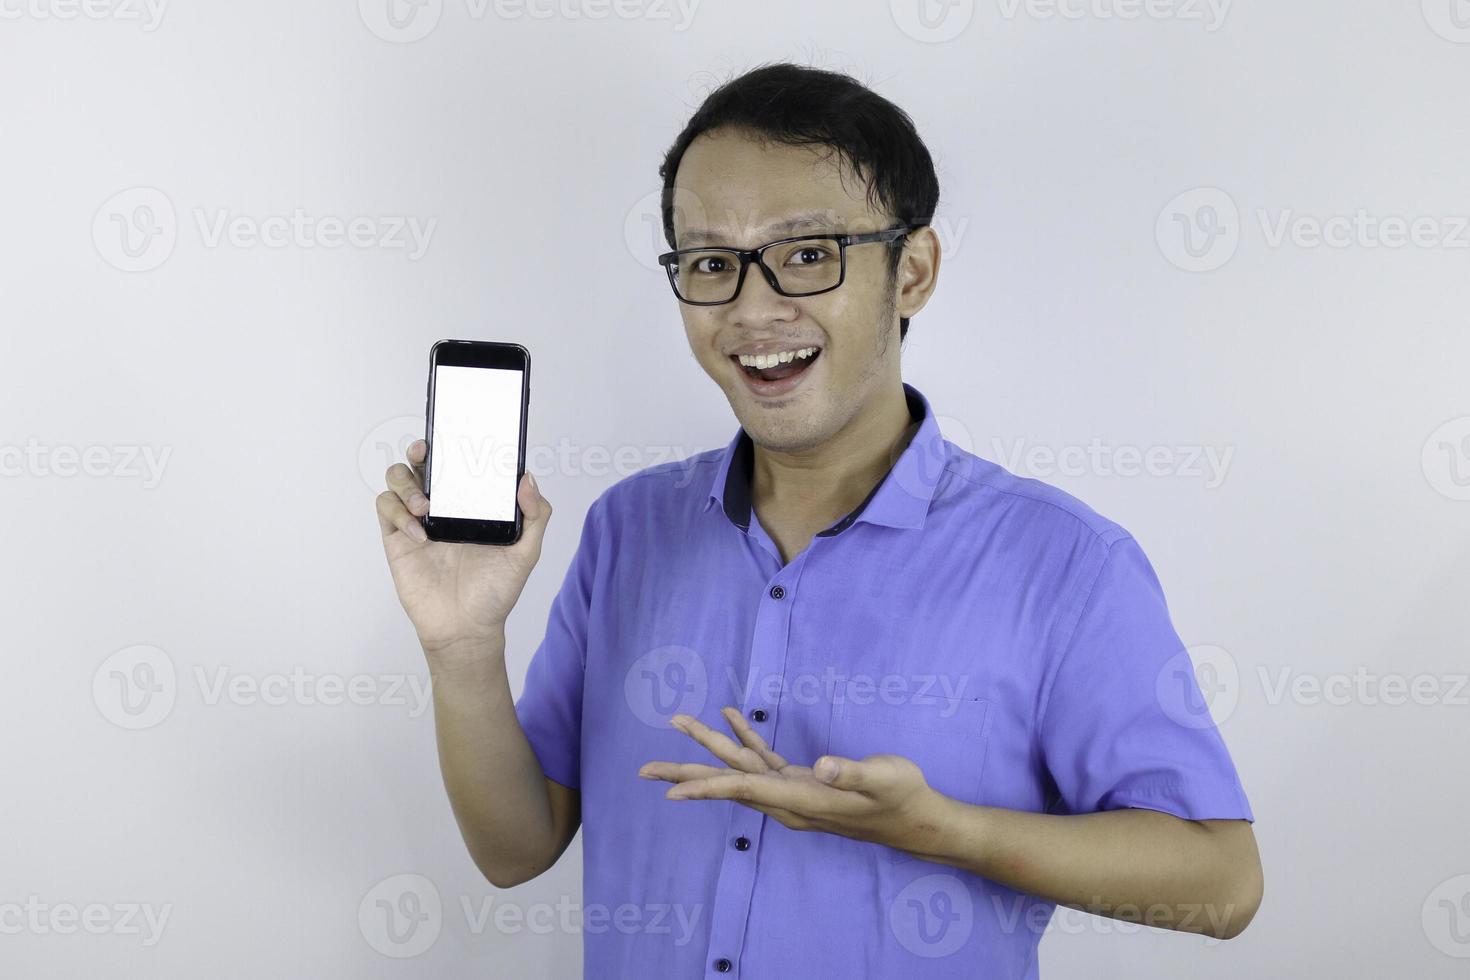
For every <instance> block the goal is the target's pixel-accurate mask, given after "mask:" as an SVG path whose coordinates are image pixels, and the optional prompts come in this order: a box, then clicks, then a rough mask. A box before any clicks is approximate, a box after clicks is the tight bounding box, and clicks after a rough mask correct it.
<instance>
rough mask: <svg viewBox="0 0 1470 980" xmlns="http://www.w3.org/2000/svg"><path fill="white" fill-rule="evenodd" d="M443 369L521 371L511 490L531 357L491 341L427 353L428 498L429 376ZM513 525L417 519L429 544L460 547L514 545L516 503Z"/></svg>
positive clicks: (522, 455) (521, 461)
mask: <svg viewBox="0 0 1470 980" xmlns="http://www.w3.org/2000/svg"><path fill="white" fill-rule="evenodd" d="M440 365H444V366H446V367H479V368H503V369H507V368H508V369H510V370H518V371H520V372H521V434H520V449H519V451H518V453H517V454H516V455H517V458H516V486H517V487H519V486H520V485H521V477H522V476H523V475H524V474H525V472H526V416H527V415H528V414H529V411H530V406H531V352H530V351H528V350H526V348H524V347H522V346H521V345H520V344H515V343H509V342H505V341H490V340H441V341H439V342H438V343H436V344H434V346H433V347H431V348H429V385H428V391H427V393H426V395H425V398H424V442H425V443H427V444H428V447H429V449H428V453H427V454H426V455H425V457H424V493H425V494H427V495H428V496H429V498H430V499H433V489H432V487H431V486H430V479H431V477H430V474H432V473H433V465H434V375H435V374H436V373H437V368H438V367H439V366H440ZM515 514H516V516H515V520H514V521H476V520H470V519H468V518H464V517H430V516H428V515H425V516H424V517H422V518H420V521H421V522H422V524H423V525H424V533H425V534H427V535H428V536H429V540H431V541H449V542H455V543H459V544H501V545H508V544H515V543H516V542H517V541H519V540H520V539H521V523H522V521H521V517H522V515H521V504H520V499H519V498H517V499H516V501H515Z"/></svg>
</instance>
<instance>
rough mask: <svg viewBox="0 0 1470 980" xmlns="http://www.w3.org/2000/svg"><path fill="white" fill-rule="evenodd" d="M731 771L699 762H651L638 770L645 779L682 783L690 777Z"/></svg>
mask: <svg viewBox="0 0 1470 980" xmlns="http://www.w3.org/2000/svg"><path fill="white" fill-rule="evenodd" d="M729 771H730V770H728V769H726V768H725V767H724V766H706V765H704V764H703V763H699V762H649V763H645V764H644V766H643V768H642V769H639V770H638V775H640V776H642V777H643V778H644V779H662V780H664V781H665V782H669V783H682V782H685V781H686V780H690V779H707V778H709V777H710V776H718V775H719V774H720V773H722V772H729Z"/></svg>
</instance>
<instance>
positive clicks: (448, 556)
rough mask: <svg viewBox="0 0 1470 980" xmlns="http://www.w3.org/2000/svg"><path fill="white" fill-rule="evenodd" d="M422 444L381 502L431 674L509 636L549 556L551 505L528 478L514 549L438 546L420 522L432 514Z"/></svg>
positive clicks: (391, 479)
mask: <svg viewBox="0 0 1470 980" xmlns="http://www.w3.org/2000/svg"><path fill="white" fill-rule="evenodd" d="M427 450H428V446H427V445H426V444H425V443H424V441H423V440H422V439H419V440H417V441H416V442H414V443H413V445H411V446H409V447H408V464H409V465H405V464H404V463H394V464H393V465H392V466H390V467H388V472H387V475H386V478H387V482H388V489H387V490H385V491H383V492H382V493H380V494H379V495H378V524H379V525H380V527H381V529H382V532H383V552H384V554H386V555H387V557H388V569H389V571H391V572H392V574H393V585H394V587H395V588H396V589H397V590H398V601H399V602H401V603H402V604H403V608H404V610H405V611H406V612H407V613H408V618H409V620H410V621H411V622H412V623H413V626H414V629H415V630H416V631H417V632H418V636H419V642H420V643H421V644H423V647H424V653H425V655H426V656H427V657H428V659H429V666H430V668H431V670H437V669H441V668H448V669H451V670H452V669H455V668H457V667H460V666H464V665H465V661H466V660H467V659H472V658H473V652H474V651H476V650H480V649H484V644H485V641H487V640H490V639H493V638H495V637H497V636H503V631H504V628H505V621H506V619H507V618H509V616H510V611H511V609H512V608H514V607H515V604H516V600H517V599H519V598H520V595H521V589H522V588H524V587H525V584H526V579H527V578H528V577H529V576H530V574H531V569H532V568H534V567H536V562H537V560H538V559H539V558H540V557H541V539H542V537H543V536H544V534H545V532H546V523H547V520H548V519H549V518H550V517H551V504H550V502H548V501H547V499H546V498H545V497H543V496H541V493H540V491H539V490H538V489H537V487H536V482H535V480H534V479H533V478H532V477H531V474H530V473H529V472H527V473H526V474H525V475H524V476H523V477H522V478H521V483H520V486H519V487H517V489H516V499H517V501H518V502H519V504H520V507H521V513H522V524H521V538H520V540H519V541H517V542H516V543H515V544H513V545H486V544H457V543H453V542H447V541H430V540H429V539H428V536H427V535H426V534H425V533H424V527H423V525H422V524H421V523H420V522H419V518H420V517H422V516H423V515H425V514H427V513H428V512H429V498H428V497H427V496H425V495H424V489H423V487H424V458H425V455H426V453H427Z"/></svg>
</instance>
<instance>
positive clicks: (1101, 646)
mask: <svg viewBox="0 0 1470 980" xmlns="http://www.w3.org/2000/svg"><path fill="white" fill-rule="evenodd" d="M904 391H905V395H906V397H907V399H908V405H909V411H910V414H911V416H912V417H913V419H914V423H913V425H914V426H915V427H916V430H917V431H916V432H915V434H914V436H913V438H912V440H911V441H910V442H909V444H908V446H907V447H906V448H905V449H904V451H903V452H902V454H901V455H900V456H899V458H898V459H897V461H896V462H895V464H894V465H893V467H892V468H891V469H890V470H889V471H888V473H887V475H886V476H885V477H884V479H883V480H882V481H881V482H880V483H879V484H878V486H877V487H876V488H875V489H874V491H873V492H872V493H871V494H870V495H869V496H868V498H867V499H866V500H865V501H864V502H863V503H862V504H861V505H859V507H858V508H857V509H856V510H854V511H853V512H852V513H851V514H849V515H847V516H846V517H844V518H843V519H842V520H840V521H838V522H837V523H836V524H834V525H832V526H831V527H830V528H828V529H826V530H824V531H821V532H820V533H818V534H817V535H816V536H815V537H814V538H813V539H812V541H811V544H810V545H808V546H807V547H806V549H805V550H803V551H802V552H801V553H800V554H798V555H797V556H796V557H795V558H793V559H792V561H791V562H790V564H786V565H783V564H782V562H781V558H780V552H779V550H778V549H777V547H776V545H775V543H774V542H773V541H772V539H771V538H770V536H769V535H768V534H767V533H766V531H765V529H764V528H762V527H761V525H760V521H759V520H758V519H757V517H756V515H755V513H754V511H753V510H752V508H751V505H750V473H751V464H752V444H751V442H750V437H749V436H748V435H747V434H746V433H745V431H744V430H743V429H741V430H739V431H738V432H737V433H736V435H735V437H734V438H733V439H732V440H731V441H730V443H729V445H728V446H726V447H725V448H724V449H717V450H711V451H709V452H705V453H701V454H698V455H695V456H692V457H690V458H689V459H686V460H681V461H679V462H674V463H666V464H663V465H660V466H654V467H650V468H647V469H644V470H642V471H640V472H638V473H635V474H633V475H632V476H629V477H627V478H626V479H623V480H621V481H619V482H618V483H616V484H614V485H613V486H612V487H610V488H608V489H607V490H606V491H604V492H603V493H602V495H601V496H599V497H598V498H597V500H596V501H594V502H593V504H592V506H591V507H590V508H589V510H588V513H587V518H586V522H585V523H584V525H583V529H582V535H581V540H580V543H579V545H578V549H577V553H576V557H575V559H574V560H573V562H572V565H571V568H570V569H569V570H568V572H567V574H566V578H565V580H564V582H563V584H562V586H561V590H560V592H559V593H558V595H557V597H556V599H555V601H554V603H553V605H552V608H551V614H550V617H549V620H548V622H547V628H546V637H545V639H544V640H543V641H542V643H541V645H540V647H539V648H538V649H537V650H536V653H535V655H534V657H533V658H532V661H531V665H530V668H529V670H528V672H527V674H526V684H525V690H524V693H523V694H522V696H521V698H520V700H519V701H518V702H517V704H516V709H517V715H518V717H519V719H520V721H521V724H522V726H523V727H524V729H525V732H526V735H527V737H528V738H529V740H530V743H531V746H532V748H533V749H534V750H535V752H536V756H537V758H538V759H539V760H540V762H541V766H542V769H543V770H544V771H545V773H546V775H547V776H548V777H550V778H551V779H554V780H556V781H557V782H559V783H563V784H565V785H567V786H570V787H573V788H577V789H580V791H581V797H582V834H583V886H584V893H585V894H584V904H583V940H584V956H585V975H586V976H587V977H589V978H591V977H596V978H602V977H639V978H641V977H701V976H708V977H718V976H742V977H746V978H767V977H769V978H773V980H775V978H784V977H819V976H821V977H826V976H831V977H838V976H841V977H909V976H919V975H922V976H925V977H926V978H936V980H937V978H943V977H966V978H973V977H985V978H987V980H1001V978H1034V977H1036V976H1037V975H1038V974H1037V961H1036V948H1037V943H1038V941H1039V939H1040V936H1041V933H1042V931H1043V930H1044V929H1045V927H1046V924H1047V922H1048V921H1049V920H1050V918H1051V915H1052V910H1053V909H1054V907H1055V906H1054V904H1053V903H1051V902H1046V901H1043V900H1041V899H1038V898H1034V897H1031V896H1028V895H1025V894H1023V893H1021V892H1017V891H1014V890H1012V889H1009V888H1004V887H1002V886H1000V885H997V884H995V883H994V882H991V881H990V880H988V879H986V878H982V877H979V876H977V875H973V874H970V873H968V872H965V871H961V870H959V869H957V868H953V867H950V866H947V865H942V864H937V863H932V862H928V861H923V860H919V859H917V858H913V857H909V856H907V855H905V854H903V853H902V852H899V851H896V850H893V849H891V848H887V847H883V846H881V845H877V844H870V843H867V842H863V841H856V840H851V839H848V838H845V837H840V836H836V835H830V834H823V833H816V832H809V831H807V832H804V831H795V830H789V829H787V828H786V827H784V826H782V824H781V823H780V822H779V821H777V820H775V819H774V818H767V817H766V816H765V815H764V814H761V813H760V812H758V811H756V810H753V809H750V808H749V807H746V806H742V805H740V804H737V803H733V802H729V801H724V800H688V801H670V800H665V799H664V793H665V792H666V791H667V789H668V788H669V785H670V784H669V783H665V782H662V781H652V780H645V779H640V778H639V777H638V775H637V773H638V768H639V767H640V766H641V765H643V764H644V763H645V762H650V761H654V760H665V761H688V762H700V763H706V764H713V765H720V763H719V761H718V760H717V759H715V758H714V757H713V756H711V755H710V754H709V753H708V752H707V751H706V750H705V749H704V748H703V747H702V746H700V745H699V744H698V743H696V742H695V741H694V740H693V739H691V738H689V737H688V736H687V735H684V734H682V733H680V732H679V731H678V730H677V729H674V728H672V727H670V725H669V723H668V719H669V718H670V717H671V716H673V715H674V714H676V713H679V712H683V713H687V714H690V715H693V716H695V717H697V718H699V719H700V720H702V721H703V722H705V724H707V725H710V726H712V727H714V728H716V729H717V730H720V731H723V732H725V733H726V734H729V733H730V732H729V726H728V725H727V724H726V723H725V720H724V719H723V718H722V717H721V716H720V713H719V712H720V708H721V707H723V706H726V705H733V706H736V707H738V708H740V709H741V710H742V711H744V712H745V713H746V716H747V717H748V718H749V719H750V720H751V723H752V725H753V726H754V727H755V729H756V730H757V731H759V732H760V733H761V734H762V735H763V737H764V738H765V739H766V741H767V742H769V743H770V744H771V746H772V748H774V749H775V750H776V751H777V752H779V753H781V754H782V755H783V756H785V758H786V759H787V760H788V761H789V762H793V763H798V764H801V765H811V763H812V762H813V761H815V760H816V758H817V757H818V756H820V755H822V754H823V753H828V752H830V753H832V754H834V755H840V756H845V757H850V758H859V759H860V758H862V757H864V756H867V755H871V754H875V753H893V754H897V755H903V756H906V757H908V758H910V759H912V760H913V761H914V762H916V763H918V765H919V766H920V767H921V768H922V769H923V771H924V775H925V777H926V778H927V780H928V781H929V784H930V785H931V786H933V787H935V788H936V789H938V790H939V791H941V792H943V793H945V794H946V795H948V796H952V797H954V798H956V799H958V800H962V801H965V802H968V803H977V804H983V805H986V806H997V807H1007V808H1011V809H1016V810H1029V811H1034V812H1047V813H1062V814H1070V813H1088V812H1093V811H1098V810H1112V809H1117V808H1120V807H1146V808H1148V809H1151V810H1161V811H1164V812H1166V813H1172V814H1175V815H1177V816H1180V817H1184V818H1187V819H1191V820H1202V819H1210V818H1219V819H1244V820H1254V816H1253V815H1252V813H1251V809H1250V804H1249V803H1248V802H1247V800H1246V796H1245V792H1244V790H1243V789H1242V788H1241V784H1240V782H1239V779H1238V778H1237V776H1236V772H1235V768H1234V766H1233V764H1232V762H1231V759H1230V756H1229V753H1228V752H1227V751H1226V748H1225V744H1224V742H1223V741H1222V739H1221V737H1220V734H1219V732H1218V730H1217V729H1216V728H1215V727H1214V725H1213V723H1212V722H1211V721H1210V717H1209V713H1208V709H1207V708H1206V707H1205V704H1204V699H1203V698H1202V696H1201V694H1200V690H1199V688H1198V686H1197V684H1196V682H1195V677H1194V673H1193V670H1192V667H1191V662H1190V659H1189V655H1188V653H1187V652H1186V651H1185V648H1184V644H1183V643H1182V642H1181V641H1180V639H1179V637H1178V635H1177V634H1176V633H1175V631H1174V628H1173V626H1172V624H1171V622H1170V619H1169V611H1168V609H1167V607H1166V605H1165V602H1164V594H1163V591H1162V589H1161V588H1160V586H1159V582H1158V579H1157V578H1156V577H1155V575H1154V572H1153V569H1152V567H1151V566H1150V564H1149V562H1148V559H1147V558H1146V557H1145V556H1144V553H1143V551H1142V549H1141V548H1140V547H1139V545H1138V542H1137V541H1136V540H1134V538H1133V537H1132V536H1131V535H1130V534H1129V533H1128V532H1127V531H1125V530H1124V529H1123V528H1121V527H1120V526H1118V525H1117V524H1115V523H1114V522H1112V521H1110V520H1108V519H1107V518H1105V517H1102V516H1100V515H1098V514H1097V513H1095V512H1094V511H1093V510H1091V509H1090V508H1089V507H1088V506H1087V505H1086V504H1084V503H1082V502H1081V501H1079V500H1077V499H1076V498H1074V497H1072V496H1070V495H1068V494H1066V493H1065V492H1063V491H1061V490H1059V489H1057V488H1055V487H1052V486H1050V485H1048V484H1045V483H1042V482H1039V481H1037V480H1032V479H1025V478H1022V477H1019V476H1016V475H1013V474H1012V473H1010V472H1008V471H1007V470H1005V469H1004V468H1002V467H1000V466H998V465H996V464H995V463H992V462H989V461H987V460H984V459H981V458H979V457H977V456H974V455H972V454H970V453H968V452H965V451H964V450H962V449H960V448H959V447H957V446H955V445H954V444H953V443H950V442H949V441H947V440H945V439H944V438H943V436H942V435H941V434H940V431H939V427H938V424H937V423H936V421H935V418H934V413H933V412H932V411H931V409H930V407H929V403H928V400H927V399H926V398H925V397H924V396H923V395H921V394H920V393H919V392H918V391H917V390H916V389H915V388H913V387H912V386H911V385H907V384H905V385H904Z"/></svg>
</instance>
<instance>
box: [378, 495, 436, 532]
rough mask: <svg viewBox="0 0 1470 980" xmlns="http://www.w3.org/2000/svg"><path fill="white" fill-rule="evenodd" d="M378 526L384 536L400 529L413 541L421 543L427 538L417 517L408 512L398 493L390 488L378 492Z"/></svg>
mask: <svg viewBox="0 0 1470 980" xmlns="http://www.w3.org/2000/svg"><path fill="white" fill-rule="evenodd" d="M378 527H379V528H380V529H381V530H382V532H383V537H384V538H387V537H390V536H392V535H393V534H394V533H395V532H399V531H401V532H403V534H404V535H406V536H407V537H408V538H409V539H411V540H413V541H418V542H420V543H422V542H424V541H427V540H429V536H428V535H427V534H425V533H424V526H423V525H422V524H420V523H419V519H418V518H417V517H414V516H413V515H412V514H410V513H409V512H408V508H406V507H404V506H403V501H402V500H400V499H399V497H398V494H396V493H394V492H393V491H392V490H384V491H383V492H382V493H380V494H378Z"/></svg>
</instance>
